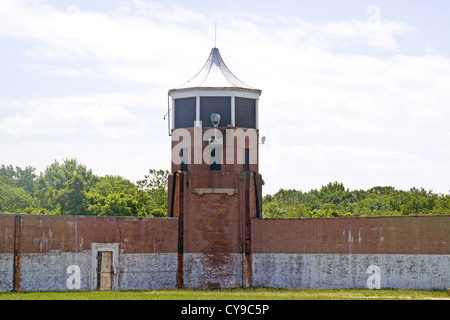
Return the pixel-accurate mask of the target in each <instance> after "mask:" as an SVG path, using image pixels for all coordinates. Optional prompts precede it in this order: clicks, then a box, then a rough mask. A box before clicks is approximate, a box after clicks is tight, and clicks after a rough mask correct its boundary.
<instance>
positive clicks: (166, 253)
mask: <svg viewBox="0 0 450 320" xmlns="http://www.w3.org/2000/svg"><path fill="white" fill-rule="evenodd" d="M177 230H178V220H177V219H174V218H162V219H149V218H145V219H139V218H123V217H122V218H117V217H115V218H112V217H86V216H38V215H5V214H1V215H0V291H10V290H25V291H32V290H69V289H79V290H95V289H97V288H98V286H99V284H100V277H104V278H105V275H103V274H99V273H98V271H99V269H100V266H99V261H98V259H99V257H100V255H101V254H102V253H103V252H106V253H108V257H109V258H110V260H111V261H110V266H108V268H107V269H108V270H106V273H105V274H106V276H109V279H107V280H108V281H109V287H110V289H111V290H130V289H153V288H174V287H176V272H177V240H178V238H177V234H178V231H177ZM105 257H106V254H105ZM106 278H108V277H106ZM107 285H108V284H107Z"/></svg>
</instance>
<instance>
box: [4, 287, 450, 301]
mask: <svg viewBox="0 0 450 320" xmlns="http://www.w3.org/2000/svg"><path fill="white" fill-rule="evenodd" d="M373 299H381V300H430V299H431V300H433V299H436V300H440V299H450V296H449V293H448V292H447V290H395V289H383V290H369V289H333V290H330V289H274V288H250V289H220V290H191V289H182V290H152V291H64V292H6V293H0V300H373Z"/></svg>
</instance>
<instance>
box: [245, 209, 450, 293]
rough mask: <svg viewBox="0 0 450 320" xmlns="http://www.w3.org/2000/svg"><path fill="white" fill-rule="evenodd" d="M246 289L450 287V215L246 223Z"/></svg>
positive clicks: (278, 220) (282, 220)
mask: <svg viewBox="0 0 450 320" xmlns="http://www.w3.org/2000/svg"><path fill="white" fill-rule="evenodd" d="M252 269H253V285H255V286H272V287H287V288H366V287H369V288H416V289H431V288H437V289H446V288H448V287H450V217H449V216H411V217H409V216H408V217H373V218H340V219H339V218H338V219H276V220H256V219H255V220H252Z"/></svg>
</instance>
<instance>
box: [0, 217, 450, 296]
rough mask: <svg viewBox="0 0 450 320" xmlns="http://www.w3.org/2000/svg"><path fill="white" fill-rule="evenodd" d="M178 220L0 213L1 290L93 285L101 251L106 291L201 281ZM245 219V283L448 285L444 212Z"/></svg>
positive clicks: (448, 224)
mask: <svg viewBox="0 0 450 320" xmlns="http://www.w3.org/2000/svg"><path fill="white" fill-rule="evenodd" d="M184 219H185V220H186V219H187V217H184ZM212 221H214V223H220V220H217V219H212ZM179 222H180V221H179V218H177V217H174V218H124V217H87V216H37V215H10V214H0V291H11V290H26V291H33V290H55V291H57V290H96V289H98V288H99V287H98V284H99V277H100V274H99V273H98V271H99V270H98V266H99V262H98V257H99V252H105V251H108V252H111V253H112V257H113V258H112V266H111V278H110V279H111V281H112V284H111V290H131V289H133V290H134V289H142V290H149V289H168V288H177V287H180V279H183V278H184V279H192V278H207V275H205V274H201V275H200V274H197V273H199V272H203V271H202V270H203V269H202V268H194V267H193V264H195V261H191V260H192V259H193V258H192V257H193V256H195V255H190V256H186V255H185V256H183V253H182V252H180V248H181V250H182V249H183V247H184V246H183V243H184V245H185V246H186V245H187V246H189V244H186V243H185V242H186V241H188V240H186V239H189V237H187V238H186V236H185V235H184V232H185V231H188V229H186V230H184V229H183V230H184V231H183V230H182V232H180V230H179V226H180V224H179ZM185 222H186V221H185ZM250 222H251V223H250V228H251V239H250V240H251V250H250V251H251V252H248V250H247V252H244V251H242V250H237V252H236V253H235V254H236V255H241V257H242V258H241V259H240V261H242V263H240V264H236V272H237V273H240V274H242V279H248V274H250V279H248V280H249V281H242V282H241V286H248V285H252V286H267V287H283V288H367V287H369V288H418V289H435V288H436V289H447V288H449V287H450V216H401V217H373V218H324V219H273V220H272V219H270V220H269V219H257V218H252V219H250ZM209 227H210V226H205V228H209ZM224 230H225V231H224V232H225V233H224V236H226V232H227V231H226V230H227V229H224ZM209 241H212V240H211V239H210V240H209ZM217 241H218V244H220V243H221V242H220V241H222V242H223V239H217ZM180 243H181V245H180ZM210 245H214V244H213V243H210ZM219 251H220V246H218V252H217V253H216V254H219V255H220V254H221V253H220V252H219ZM224 254H229V252H226V253H224ZM246 255H247V256H249V257H250V260H248V259H247V260H246ZM245 274H247V276H246V275H245ZM205 281H207V279H206V280H205ZM215 281H216V280H215ZM181 283H182V282H181ZM187 283H188V282H187ZM193 283H196V282H193ZM216 285H217V286H219V287H227V286H229V285H228V284H227V283H216ZM199 286H200V285H199ZM233 286H235V285H233ZM200 287H201V286H200Z"/></svg>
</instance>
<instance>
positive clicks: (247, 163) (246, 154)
mask: <svg viewBox="0 0 450 320" xmlns="http://www.w3.org/2000/svg"><path fill="white" fill-rule="evenodd" d="M243 170H244V171H250V149H248V148H245V149H244V167H243Z"/></svg>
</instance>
